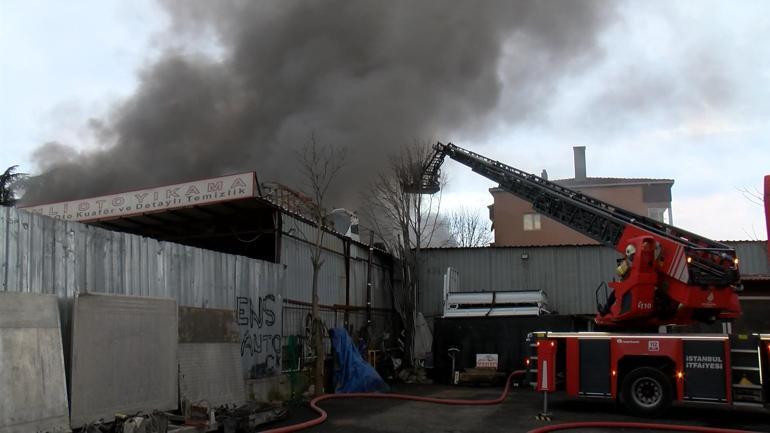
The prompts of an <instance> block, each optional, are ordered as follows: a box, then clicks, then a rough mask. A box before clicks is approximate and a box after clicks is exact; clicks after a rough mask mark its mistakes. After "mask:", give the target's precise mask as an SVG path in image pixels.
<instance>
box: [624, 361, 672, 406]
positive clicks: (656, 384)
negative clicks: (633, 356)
mask: <svg viewBox="0 0 770 433" xmlns="http://www.w3.org/2000/svg"><path fill="white" fill-rule="evenodd" d="M671 395H672V388H671V381H669V380H668V378H667V377H666V375H665V374H663V373H662V372H661V371H660V370H656V369H654V368H650V367H640V368H637V369H635V370H632V371H631V372H630V373H628V374H627V375H626V377H625V378H624V379H623V389H622V391H621V403H623V405H624V406H625V407H626V408H627V409H628V410H629V411H631V412H632V413H634V414H635V415H639V416H658V415H660V414H662V413H663V412H665V411H666V409H668V407H669V406H670V405H671Z"/></svg>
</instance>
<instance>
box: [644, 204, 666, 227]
mask: <svg viewBox="0 0 770 433" xmlns="http://www.w3.org/2000/svg"><path fill="white" fill-rule="evenodd" d="M666 211H668V209H666V208H664V207H651V208H648V209H647V216H648V217H650V218H652V219H654V220H655V221H658V222H662V223H665V222H666Z"/></svg>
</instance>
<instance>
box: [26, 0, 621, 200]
mask: <svg viewBox="0 0 770 433" xmlns="http://www.w3.org/2000/svg"><path fill="white" fill-rule="evenodd" d="M162 4H163V6H164V9H165V10H166V11H167V13H168V14H169V16H170V17H171V26H170V29H169V30H168V35H171V36H173V37H172V38H170V39H174V40H177V41H183V43H182V44H181V46H179V45H178V46H176V47H174V48H170V47H169V48H168V49H167V50H166V51H165V54H164V55H162V56H161V57H160V58H159V59H158V60H157V61H155V62H154V63H152V64H150V65H148V66H147V67H146V68H145V69H143V70H142V71H140V72H139V77H140V80H139V86H138V89H137V91H136V93H135V94H134V95H133V96H131V97H129V98H128V99H126V100H124V101H121V102H120V103H119V104H118V105H117V106H116V108H115V109H114V110H113V111H112V112H110V113H109V114H108V115H106V116H105V117H104V118H103V119H98V120H92V121H91V122H90V126H91V128H92V130H93V133H94V134H95V137H97V140H98V141H99V142H100V143H103V145H102V147H100V148H99V149H97V150H90V151H76V150H74V148H75V147H72V146H71V145H73V144H76V143H58V142H51V143H47V144H44V145H42V146H41V147H39V148H38V149H37V151H36V152H35V154H34V155H35V159H36V162H37V163H38V164H39V166H40V168H41V169H42V170H43V174H42V175H40V176H38V177H36V178H34V179H33V180H32V182H31V183H30V185H29V186H28V189H27V194H26V196H25V198H24V199H25V200H24V201H25V202H26V203H37V202H44V201H51V200H70V199H76V198H81V197H88V196H94V195H98V194H106V193H110V192H114V191H120V190H126V189H133V188H144V187H150V186H155V185H162V184H167V183H175V182H182V181H186V180H191V179H197V178H203V177H208V176H217V175H222V174H227V173H233V172H238V171H247V170H254V171H256V172H257V174H258V176H259V178H260V180H261V181H266V180H278V181H281V182H284V183H286V184H288V185H291V186H294V187H299V186H300V185H301V182H302V180H301V179H298V175H297V174H296V173H297V171H298V170H297V169H296V164H295V162H294V161H295V158H296V150H297V149H299V148H301V147H302V146H303V145H305V144H306V143H307V142H308V141H309V140H310V137H311V135H314V136H315V138H316V140H317V141H318V142H319V143H320V144H322V145H323V144H334V145H338V146H344V147H347V148H348V160H347V163H346V167H345V171H344V176H345V178H346V180H345V181H344V182H339V188H338V189H339V191H337V193H336V197H337V200H338V204H343V205H344V204H349V202H348V203H342V202H344V201H345V200H344V199H341V198H340V197H355V196H356V193H358V192H359V191H360V190H361V189H362V188H363V187H364V186H365V184H366V183H367V182H368V180H369V179H370V177H371V175H372V174H373V173H376V172H378V171H379V170H380V169H381V168H382V167H383V166H384V164H385V163H386V161H387V160H388V156H389V155H391V154H392V153H393V152H395V151H397V150H398V149H399V148H400V147H401V146H403V145H405V144H409V143H411V142H414V141H432V140H435V139H442V140H446V139H451V136H449V134H451V133H452V132H454V131H458V130H462V129H463V128H466V126H467V127H471V126H472V125H480V124H483V122H484V120H485V119H486V118H488V116H489V115H490V114H491V113H493V112H494V111H495V110H496V109H498V108H499V107H504V106H505V104H500V98H501V94H503V88H504V87H505V88H506V94H510V95H512V97H513V98H514V99H515V98H516V97H517V95H518V96H520V97H521V98H520V99H522V100H523V99H531V97H532V89H549V88H553V87H555V86H554V83H555V81H556V80H558V79H559V77H560V76H561V75H562V74H567V73H569V71H570V69H571V68H573V67H575V65H580V64H581V62H579V61H576V60H579V59H583V58H585V57H586V56H588V55H589V54H595V52H596V44H595V40H596V37H597V35H598V34H599V33H600V31H601V30H602V29H603V28H604V25H605V24H606V22H607V21H608V16H609V14H608V12H607V10H606V9H607V4H606V3H605V4H602V3H594V2H539V1H517V2H514V1H510V0H505V1H482V2H446V1H440V0H432V1H419V2H413V1H403V0H396V1H374V0H372V1H341V0H340V1H336V0H330V1H323V2H316V1H287V0H276V1H259V2H252V1H238V0H231V1H217V2H211V1H208V0H197V1H184V2H180V1H167V2H163V3H162ZM203 40H206V41H208V43H209V44H214V45H216V47H217V50H218V51H217V54H216V55H211V54H208V55H207V54H205V53H203V52H202V51H201V50H197V51H196V50H195V46H196V44H200V42H201V41H203ZM185 41H186V43H185ZM506 51H507V53H506ZM504 54H505V55H507V56H508V61H507V62H505V63H503V61H502V59H503V57H504ZM511 63H513V65H511ZM503 64H505V65H506V66H507V67H509V68H512V69H509V70H507V71H501V65H503ZM537 97H538V98H544V97H545V98H547V95H543V94H542V92H541V93H539V94H538V96H537ZM543 102H544V101H543V100H537V101H531V102H530V103H527V104H525V105H523V106H525V107H528V109H531V110H535V109H537V108H536V107H537V106H539V105H542V103H543ZM509 105H510V104H509ZM514 105H516V106H517V107H519V109H516V110H512V111H511V115H512V118H510V119H507V121H509V122H515V121H517V119H518V118H519V117H521V116H522V114H523V113H522V111H526V110H523V109H521V108H520V107H521V106H522V105H521V103H520V102H519V103H517V104H514ZM505 114H506V113H496V115H498V116H505Z"/></svg>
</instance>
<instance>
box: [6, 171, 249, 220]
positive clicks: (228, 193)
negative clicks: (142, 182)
mask: <svg viewBox="0 0 770 433" xmlns="http://www.w3.org/2000/svg"><path fill="white" fill-rule="evenodd" d="M255 191H256V176H255V175H254V173H253V172H250V173H241V174H233V175H230V176H222V177H216V178H212V179H204V180H198V181H194V182H187V183H178V184H176V185H169V186H163V187H158V188H152V189H143V190H139V191H130V192H124V193H119V194H112V195H105V196H101V197H94V198H86V199H82V200H73V201H67V202H59V203H49V204H43V205H38V206H30V207H22V208H20V209H24V210H25V211H27V212H34V213H38V214H41V215H46V216H49V217H53V218H59V219H63V220H67V221H94V220H100V219H105V218H115V217H119V216H126V215H138V214H143V213H146V212H154V211H159V210H163V209H177V208H182V207H189V206H197V205H202V204H207V203H216V202H221V201H228V200H234V199H239V198H246V197H254V196H255V195H256V194H255Z"/></svg>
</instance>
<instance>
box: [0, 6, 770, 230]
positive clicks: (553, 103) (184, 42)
mask: <svg viewBox="0 0 770 433" xmlns="http://www.w3.org/2000/svg"><path fill="white" fill-rule="evenodd" d="M550 4H551V5H555V7H554V9H555V11H554V12H553V13H554V14H555V15H558V14H559V11H558V10H557V9H558V6H559V5H560V3H558V2H550ZM598 5H599V7H598V9H599V10H600V11H605V10H606V11H607V14H606V17H603V18H602V25H601V26H597V27H596V29H595V30H591V31H596V35H595V38H592V39H591V41H590V42H591V46H590V49H589V48H585V47H583V46H582V45H577V46H576V47H572V48H571V49H574V50H579V49H580V50H585V51H586V54H585V55H579V56H568V58H567V60H564V61H561V62H557V61H554V60H553V57H554V56H559V55H562V54H560V53H559V52H558V51H553V50H550V51H549V50H546V49H543V52H542V53H540V52H538V50H537V49H533V47H535V48H536V47H537V46H538V45H537V43H543V44H547V43H548V41H545V42H542V41H541V42H538V41H535V42H532V41H531V40H528V39H526V38H524V37H521V36H520V35H521V34H526V33H516V32H513V33H511V34H510V35H509V36H508V37H507V39H506V40H505V41H504V43H503V45H502V52H501V53H500V57H499V59H496V61H495V62H494V63H493V65H495V67H496V71H495V72H496V80H497V81H498V82H499V83H500V86H499V89H497V90H499V94H498V95H497V96H496V97H495V98H494V104H493V105H491V106H484V115H483V116H469V117H472V120H469V121H467V122H454V123H451V122H445V123H444V125H449V126H445V127H444V128H443V129H442V130H440V131H434V132H433V133H434V134H435V136H434V137H420V138H424V139H427V140H442V141H452V142H454V143H455V144H457V145H460V146H462V147H465V148H468V149H471V150H474V151H476V152H479V153H481V154H483V155H485V156H489V157H491V158H494V159H497V160H500V161H503V162H505V163H507V164H509V165H512V166H514V167H517V168H520V169H523V170H525V171H529V172H531V173H535V174H540V172H541V170H543V169H546V170H547V171H548V174H549V178H551V179H558V178H567V177H572V176H573V161H572V147H573V146H576V145H580V146H586V147H587V150H586V153H587V166H588V175H589V176H599V177H646V178H666V179H674V180H675V184H674V187H673V190H672V192H673V222H674V224H675V225H677V226H679V227H682V228H684V229H687V230H689V231H693V232H695V233H698V234H701V235H703V236H706V237H709V238H713V239H719V240H738V239H767V233H766V232H765V226H764V215H763V208H762V207H761V206H760V205H758V204H756V203H754V202H753V200H751V199H750V198H751V197H749V198H747V197H746V196H747V195H749V196H752V195H759V194H760V191H761V188H762V178H763V176H764V175H767V174H770V44H768V43H767V41H770V2H766V1H762V0H758V1H745V0H741V1H734V2H727V1H722V2H717V1H695V0H693V1H673V2H669V1H645V2H640V1H635V2H630V1H629V2H608V1H607V2H599V3H598ZM169 9H173V8H170V7H169V6H168V5H167V4H166V5H165V6H164V5H163V4H159V3H156V2H155V1H152V0H136V1H131V2H125V1H117V0H101V1H85V0H82V1H72V2H55V1H22V0H0V52H2V53H3V54H4V55H3V56H2V58H1V59H0V99H1V100H2V101H3V102H4V103H3V104H0V167H3V168H4V167H7V166H10V165H14V164H18V165H20V168H21V170H22V171H24V172H28V173H33V174H35V173H39V172H40V171H41V170H42V169H43V165H44V164H43V163H42V161H43V160H42V159H41V158H40V157H39V154H38V156H37V157H36V156H35V151H36V150H38V149H39V148H40V146H42V145H43V144H44V143H47V142H51V141H56V142H59V143H65V144H66V145H67V146H70V147H71V148H73V149H75V150H76V151H78V152H90V151H97V150H98V149H101V148H103V147H104V146H106V145H105V143H101V142H100V136H99V135H98V134H94V133H93V122H91V121H90V120H91V119H100V118H109V117H110V115H111V113H114V112H116V111H119V110H121V109H122V108H121V107H123V106H124V105H121V104H124V101H126V100H130V99H131V98H132V95H134V94H135V93H136V92H137V89H138V88H140V86H141V83H142V73H143V71H144V73H145V74H146V71H147V70H148V69H151V68H152V65H153V64H155V63H156V62H158V59H160V58H162V57H163V56H165V55H167V53H168V51H169V50H170V49H179V50H181V51H183V52H185V53H186V52H192V51H194V52H195V53H196V55H200V53H202V54H203V55H205V56H207V57H209V58H211V59H214V61H216V60H217V59H220V58H224V57H226V50H225V49H223V48H222V46H221V45H222V44H224V43H225V42H222V41H223V39H224V36H223V35H222V34H219V35H218V36H217V35H216V34H212V33H211V32H212V30H210V29H208V30H207V28H206V27H205V26H201V27H200V28H201V30H200V33H199V34H195V35H193V36H194V37H190V32H191V30H190V27H191V26H188V27H187V28H185V31H184V32H180V31H179V29H178V26H179V25H180V22H181V20H180V19H179V15H174V12H172V13H170V12H169ZM174 17H176V18H174ZM535 18H536V17H535ZM535 18H532V23H533V24H531V25H533V26H536V25H539V26H548V25H558V26H570V25H571V24H572V23H571V21H570V20H569V19H567V20H561V21H555V22H553V21H550V20H536V19H535ZM567 18H569V17H567ZM190 22H193V21H190ZM190 22H185V23H186V24H190ZM185 23H182V24H185ZM525 25H526V23H525ZM192 28H193V29H197V27H195V26H192ZM538 30H539V32H540V33H534V34H537V35H540V36H541V37H542V36H543V35H545V37H544V38H545V39H547V35H548V34H549V33H548V29H538ZM586 31H589V30H586ZM220 32H221V29H220ZM578 33H579V29H578ZM225 36H227V35H225ZM179 47H182V48H179ZM191 47H192V48H191ZM523 47H525V48H526V49H524V48H523ZM522 65H527V66H529V65H535V66H533V67H531V68H525V67H522ZM539 65H541V67H536V66H539ZM549 68H550V69H552V70H549ZM533 71H537V72H536V73H533ZM524 74H529V75H528V76H527V77H525V78H526V79H522V77H521V76H522V75H524ZM533 74H534V75H535V76H531V75H533ZM541 77H542V80H540V79H539V78H541ZM522 83H523V85H522ZM343 85H344V84H343ZM522 86H523V87H522ZM482 90H483V89H482ZM445 167H446V169H445V171H446V173H447V175H448V178H449V183H448V185H447V187H446V188H445V191H444V198H443V204H444V206H445V208H446V209H453V208H457V207H459V206H472V207H474V208H478V209H479V211H480V212H483V211H485V208H486V206H487V205H488V204H490V203H491V196H490V195H489V193H488V192H487V189H488V188H490V187H492V186H494V185H493V184H492V183H491V182H489V181H487V180H486V179H484V178H481V177H480V176H478V175H476V174H474V173H472V172H470V170H468V169H467V168H466V167H464V166H461V165H459V164H456V163H453V162H452V161H448V162H446V165H445ZM180 180H188V179H180Z"/></svg>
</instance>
